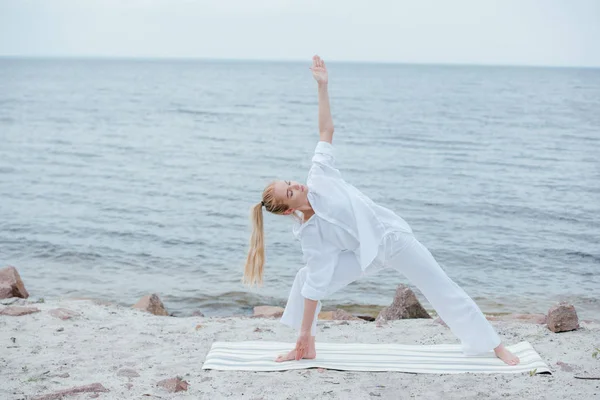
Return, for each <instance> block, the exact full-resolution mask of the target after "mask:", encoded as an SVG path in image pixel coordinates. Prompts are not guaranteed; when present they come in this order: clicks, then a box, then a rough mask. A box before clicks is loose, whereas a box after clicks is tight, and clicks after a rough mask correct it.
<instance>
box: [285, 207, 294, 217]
mask: <svg viewBox="0 0 600 400" xmlns="http://www.w3.org/2000/svg"><path fill="white" fill-rule="evenodd" d="M294 211H295V210H294V209H293V208H288V209H287V210H285V211H284V212H283V215H290V214H291V213H293V212H294Z"/></svg>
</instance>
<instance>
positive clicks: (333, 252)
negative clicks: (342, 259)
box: [301, 225, 340, 300]
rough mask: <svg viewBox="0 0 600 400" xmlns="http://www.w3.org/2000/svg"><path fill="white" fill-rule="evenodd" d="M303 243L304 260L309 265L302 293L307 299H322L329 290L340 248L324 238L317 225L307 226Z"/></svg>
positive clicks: (302, 239)
mask: <svg viewBox="0 0 600 400" xmlns="http://www.w3.org/2000/svg"><path fill="white" fill-rule="evenodd" d="M301 243H302V253H303V255H304V261H305V262H306V266H307V267H308V273H307V275H306V281H305V282H304V285H303V286H302V290H301V294H302V296H303V297H305V298H307V299H311V300H321V299H322V298H324V297H325V296H326V295H327V293H328V291H329V286H330V284H331V279H332V277H333V272H334V271H335V267H336V265H337V263H338V259H339V255H340V250H339V249H338V248H337V247H335V246H334V245H333V244H331V243H329V242H327V241H324V240H322V238H321V235H320V233H319V229H318V227H317V226H315V225H311V226H307V227H306V228H305V229H304V231H303V232H302V238H301Z"/></svg>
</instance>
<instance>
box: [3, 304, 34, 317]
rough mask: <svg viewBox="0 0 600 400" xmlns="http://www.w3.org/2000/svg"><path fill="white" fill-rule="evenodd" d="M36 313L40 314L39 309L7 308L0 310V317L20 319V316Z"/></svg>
mask: <svg viewBox="0 0 600 400" xmlns="http://www.w3.org/2000/svg"><path fill="white" fill-rule="evenodd" d="M36 312H40V309H39V308H35V307H21V306H7V307H4V308H3V309H2V310H0V315H8V316H11V317H20V316H22V315H27V314H33V313H36Z"/></svg>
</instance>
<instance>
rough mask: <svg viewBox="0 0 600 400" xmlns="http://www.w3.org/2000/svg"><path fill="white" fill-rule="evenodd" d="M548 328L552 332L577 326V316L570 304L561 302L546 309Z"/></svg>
mask: <svg viewBox="0 0 600 400" xmlns="http://www.w3.org/2000/svg"><path fill="white" fill-rule="evenodd" d="M547 325H548V329H550V330H551V331H552V332H555V333H558V332H566V331H572V330H575V329H577V328H579V318H578V317H577V312H576V311H575V307H574V306H573V305H572V304H569V303H566V302H561V303H558V304H557V305H555V306H554V307H552V308H550V310H548V320H547Z"/></svg>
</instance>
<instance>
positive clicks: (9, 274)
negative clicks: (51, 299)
mask: <svg viewBox="0 0 600 400" xmlns="http://www.w3.org/2000/svg"><path fill="white" fill-rule="evenodd" d="M0 284H2V285H3V286H4V285H8V286H10V288H11V292H12V293H11V294H10V296H6V297H0V298H2V299H5V298H7V297H21V298H23V299H26V298H28V297H29V293H27V290H26V289H25V285H24V284H23V281H22V280H21V276H20V275H19V272H18V271H17V269H16V268H15V267H6V268H2V269H0ZM4 291H6V289H4Z"/></svg>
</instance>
